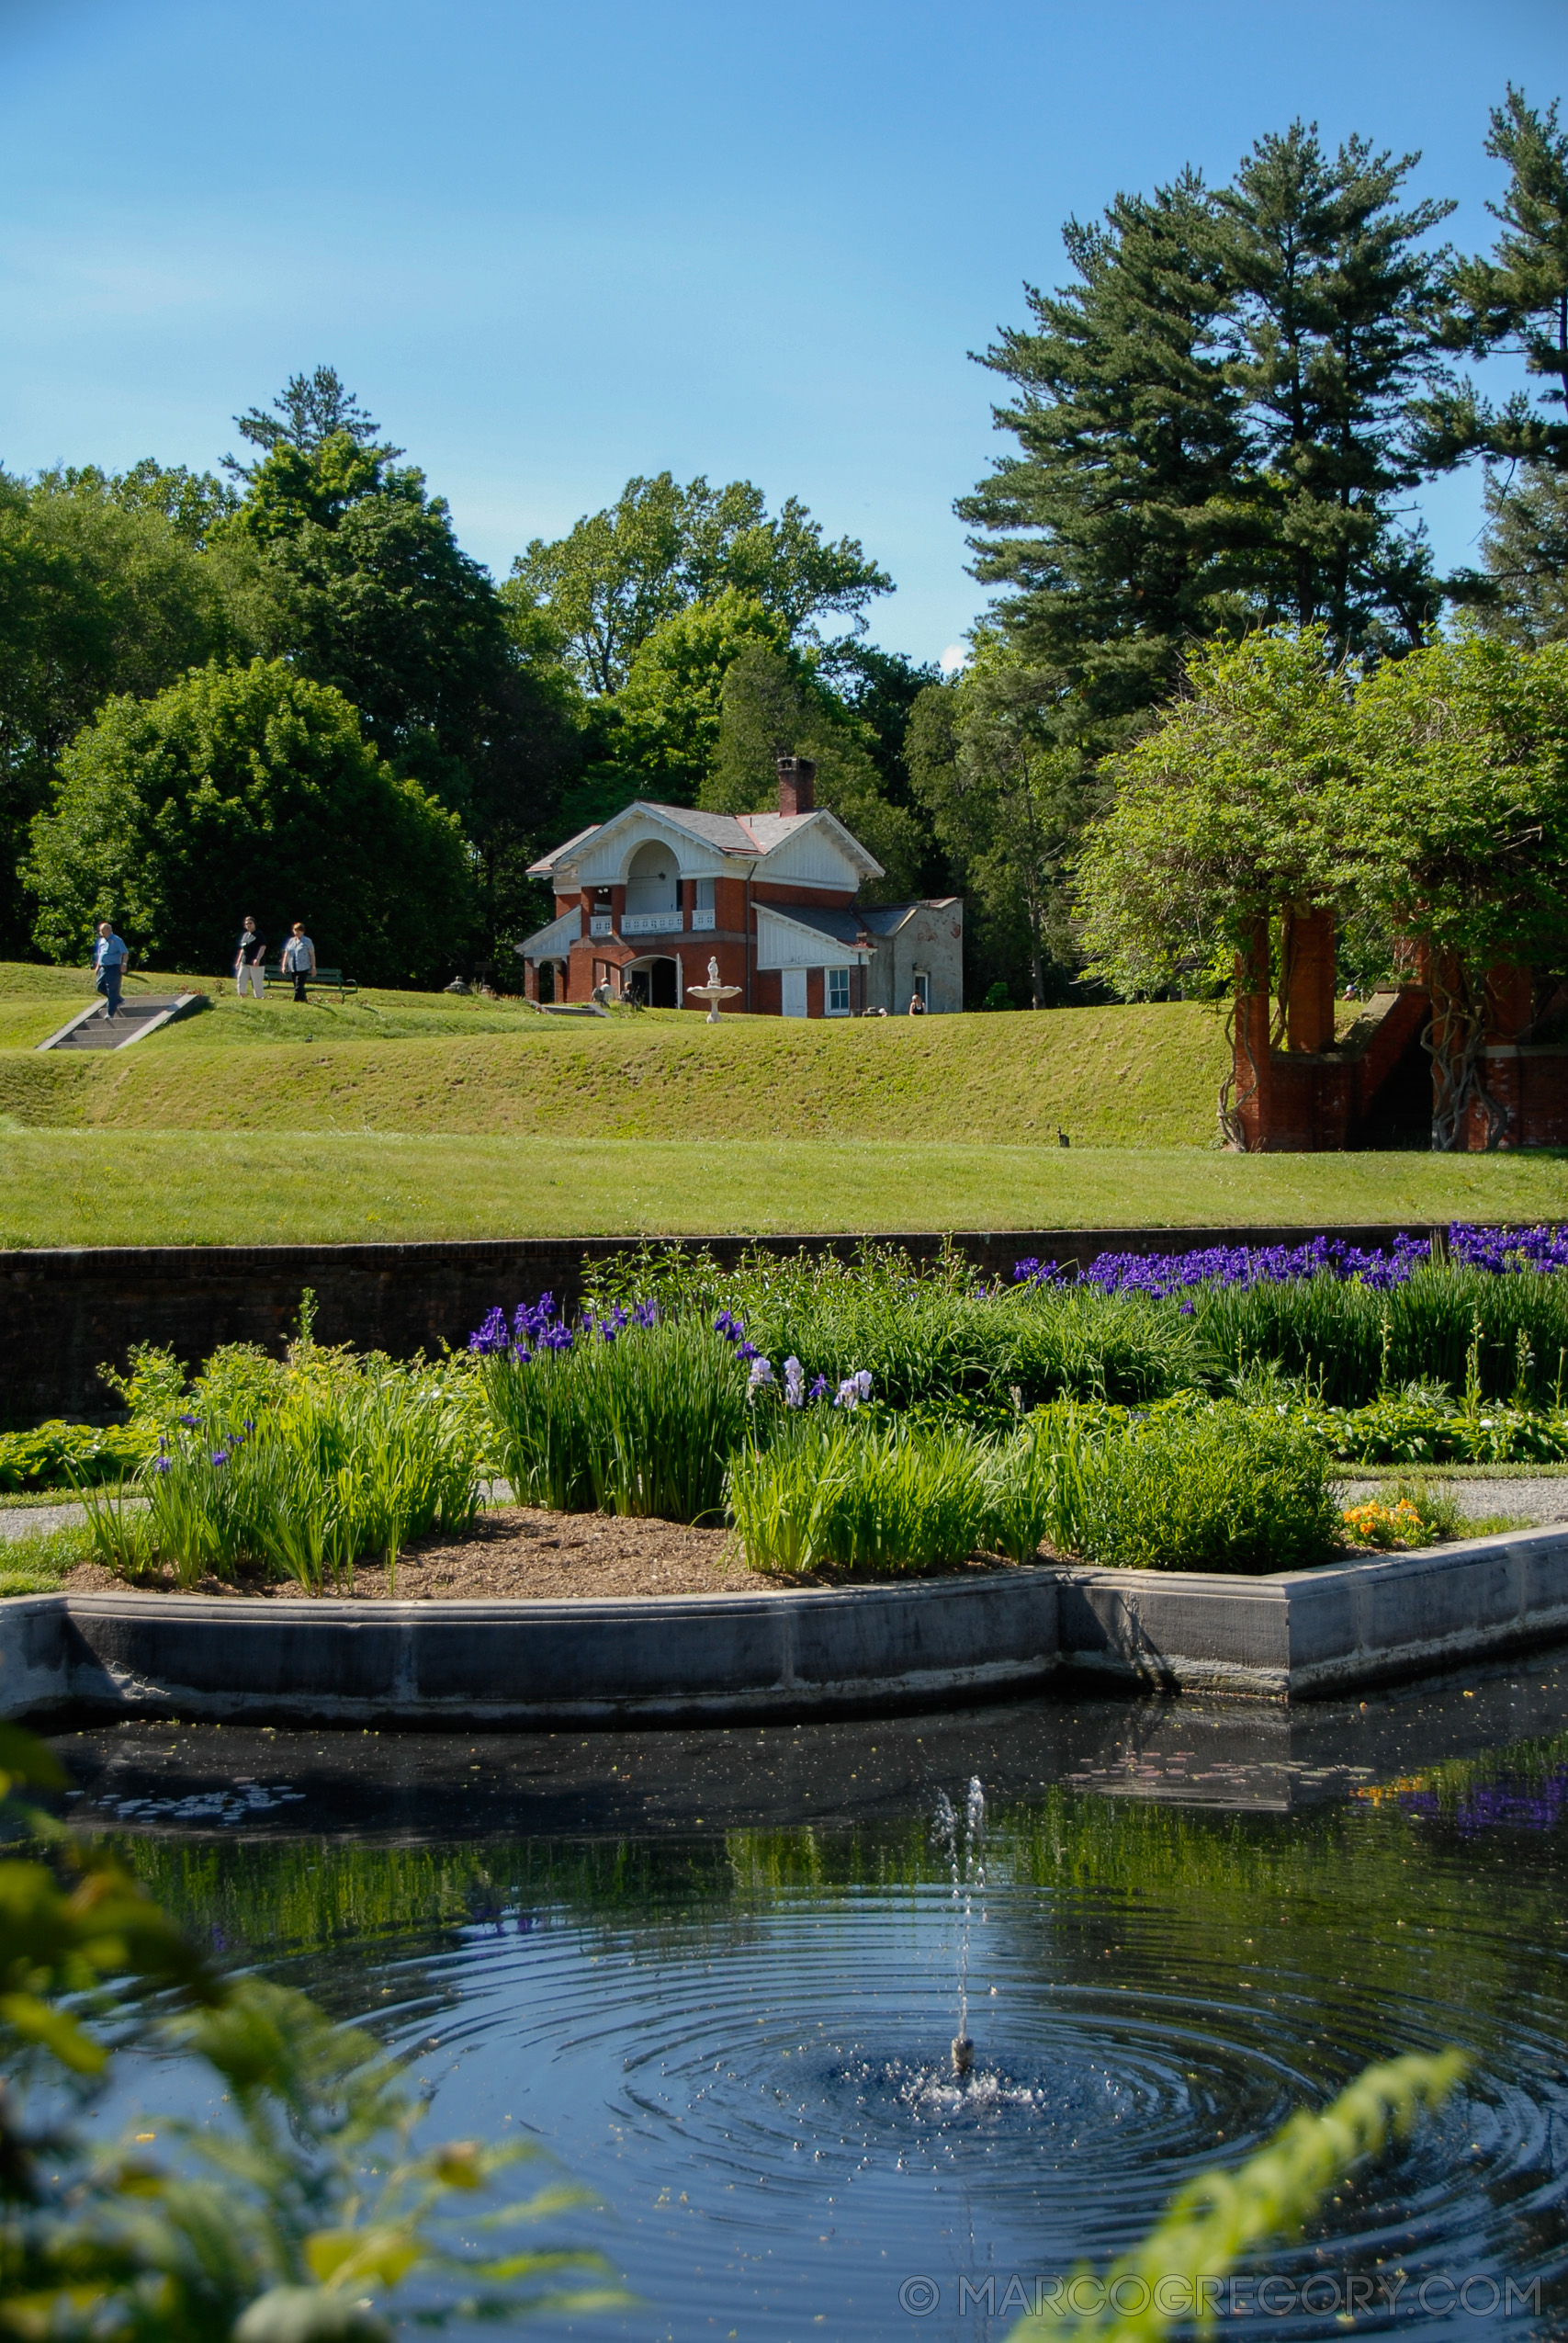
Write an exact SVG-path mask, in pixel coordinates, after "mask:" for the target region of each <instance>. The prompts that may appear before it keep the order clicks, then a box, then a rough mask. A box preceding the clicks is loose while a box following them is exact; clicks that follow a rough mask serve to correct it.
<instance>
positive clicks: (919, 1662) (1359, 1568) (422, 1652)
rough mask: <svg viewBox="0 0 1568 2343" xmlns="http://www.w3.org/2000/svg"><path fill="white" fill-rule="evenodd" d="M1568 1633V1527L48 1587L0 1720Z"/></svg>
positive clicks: (1193, 1687) (1300, 1688) (851, 1684)
mask: <svg viewBox="0 0 1568 2343" xmlns="http://www.w3.org/2000/svg"><path fill="white" fill-rule="evenodd" d="M1564 1638H1568V1528H1560V1529H1544V1530H1537V1531H1515V1532H1511V1533H1509V1534H1506V1535H1504V1536H1500V1537H1483V1538H1472V1539H1469V1540H1466V1541H1465V1542H1463V1543H1461V1544H1456V1545H1446V1546H1440V1547H1434V1548H1430V1549H1428V1550H1427V1551H1426V1552H1423V1553H1418V1554H1400V1555H1391V1556H1382V1557H1378V1558H1376V1559H1371V1560H1363V1561H1356V1562H1347V1563H1342V1564H1336V1565H1334V1566H1332V1567H1330V1568H1323V1569H1316V1570H1296V1571H1286V1572H1281V1573H1280V1574H1279V1575H1278V1576H1275V1577H1272V1578H1258V1579H1239V1578H1228V1577H1210V1576H1205V1575H1201V1574H1198V1573H1188V1572H1175V1571H1150V1570H1091V1569H1072V1568H1048V1567H1044V1566H1036V1567H1034V1568H1028V1569H1021V1570H1005V1571H998V1572H996V1573H995V1574H994V1575H990V1576H985V1575H982V1576H977V1577H970V1578H967V1579H921V1580H917V1581H913V1582H911V1583H910V1584H908V1585H893V1586H883V1587H857V1588H854V1589H844V1590H834V1589H822V1588H801V1589H800V1590H797V1591H791V1592H788V1593H784V1594H778V1593H771V1592H770V1593H757V1594H722V1595H687V1596H677V1597H671V1598H665V1599H659V1600H641V1601H598V1600H592V1599H588V1600H582V1601H572V1602H375V1603H373V1604H367V1603H364V1602H346V1601H344V1600H342V1599H339V1598H335V1597H327V1598H323V1599H322V1600H320V1601H315V1602H277V1601H275V1600H270V1599H267V1598H256V1597H250V1598H245V1597H235V1598H227V1597H213V1596H201V1595H138V1594H130V1593H127V1594H124V1595H118V1594H107V1595H106V1594H89V1595H79V1594H64V1593H62V1594H48V1595H25V1596H20V1597H17V1598H14V1599H12V1600H10V1601H8V1602H4V1603H0V1715H4V1716H6V1717H10V1718H21V1717H29V1718H42V1717H47V1716H50V1715H55V1716H60V1715H66V1714H71V1713H76V1714H88V1715H108V1716H116V1715H118V1716H176V1717H180V1718H184V1719H191V1720H194V1719H197V1718H201V1717H216V1718H219V1719H221V1720H223V1721H225V1722H227V1721H230V1720H232V1721H234V1722H240V1721H242V1720H243V1721H246V1722H249V1723H252V1724H264V1723H268V1724H280V1725H281V1724H313V1725H314V1724H321V1725H332V1724H337V1725H355V1726H364V1725H401V1726H425V1727H438V1726H465V1727H468V1726H506V1727H511V1728H519V1727H521V1728H528V1727H532V1726H547V1725H551V1724H557V1723H573V1724H603V1725H610V1724H648V1725H660V1724H672V1723H675V1722H678V1721H682V1720H684V1721H690V1722H697V1723H702V1722H707V1721H714V1722H718V1721H722V1720H725V1719H733V1718H746V1719H753V1720H754V1719H755V1718H757V1717H759V1716H764V1715H772V1716H779V1717H789V1716H808V1715H829V1714H835V1713H843V1712H846V1711H850V1710H854V1709H862V1710H865V1709H872V1710H874V1709H888V1708H895V1707H903V1706H911V1705H922V1704H931V1705H942V1706H951V1705H953V1704H956V1703H962V1702H965V1701H970V1700H982V1699H987V1698H996V1697H998V1696H1002V1695H1005V1694H1007V1693H1018V1692H1025V1691H1028V1690H1032V1689H1035V1688H1039V1687H1042V1686H1044V1685H1047V1684H1049V1683H1050V1682H1051V1681H1052V1680H1053V1678H1055V1677H1057V1676H1059V1675H1060V1676H1072V1675H1077V1674H1078V1673H1079V1672H1080V1671H1085V1672H1087V1673H1089V1674H1093V1675H1099V1676H1100V1678H1102V1679H1109V1680H1111V1681H1119V1682H1121V1683H1123V1684H1128V1685H1138V1686H1143V1687H1145V1688H1148V1689H1161V1690H1168V1691H1179V1692H1223V1693H1239V1694H1243V1695H1249V1696H1251V1697H1254V1698H1262V1699H1266V1700H1275V1701H1292V1700H1303V1699H1304V1700H1311V1699H1314V1698H1326V1697H1331V1696H1333V1695H1335V1694H1337V1693H1342V1692H1348V1691H1351V1690H1354V1689H1355V1688H1356V1687H1358V1686H1360V1685H1367V1684H1372V1683H1377V1682H1381V1681H1387V1680H1389V1679H1391V1678H1396V1677H1401V1676H1418V1675H1423V1674H1428V1673H1434V1672H1439V1671H1446V1670H1452V1669H1454V1668H1458V1667H1461V1666H1463V1665H1465V1664H1467V1663H1469V1662H1470V1661H1472V1660H1475V1659H1479V1658H1483V1656H1487V1655H1494V1654H1500V1653H1502V1652H1505V1651H1507V1650H1517V1649H1523V1648H1524V1647H1528V1646H1529V1645H1532V1644H1545V1643H1551V1642H1553V1641H1557V1640H1561V1639H1564Z"/></svg>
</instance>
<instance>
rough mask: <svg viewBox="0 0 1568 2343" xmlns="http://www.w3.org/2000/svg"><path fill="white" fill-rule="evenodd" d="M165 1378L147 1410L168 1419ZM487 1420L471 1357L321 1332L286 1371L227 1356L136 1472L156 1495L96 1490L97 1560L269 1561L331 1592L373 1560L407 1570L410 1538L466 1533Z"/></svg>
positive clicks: (140, 1571)
mask: <svg viewBox="0 0 1568 2343" xmlns="http://www.w3.org/2000/svg"><path fill="white" fill-rule="evenodd" d="M257 1362H259V1363H260V1365H259V1366H258V1364H257ZM144 1364H145V1362H144ZM262 1368H265V1370H266V1372H265V1375H263V1374H262V1373H261V1369H262ZM154 1384H155V1385H156V1391H155V1398H150V1399H149V1400H148V1404H149V1406H150V1408H151V1407H155V1409H156V1411H157V1412H158V1413H159V1414H163V1415H165V1416H166V1414H167V1405H168V1399H169V1394H168V1390H167V1387H166V1382H164V1381H159V1380H158V1379H157V1378H152V1380H150V1381H149V1382H148V1383H147V1384H146V1385H145V1386H144V1390H145V1391H152V1389H153V1387H154ZM252 1406H254V1408H255V1409H257V1412H256V1413H255V1414H254V1415H248V1414H247V1415H239V1414H238V1410H239V1409H242V1408H248V1407H252ZM486 1429H487V1428H486V1423H485V1419H484V1414H483V1410H482V1408H481V1407H480V1406H479V1403H478V1397H477V1392H476V1389H475V1376H474V1375H473V1372H472V1370H471V1369H469V1368H468V1364H467V1363H466V1362H457V1361H454V1362H449V1363H448V1364H446V1366H444V1367H439V1368H434V1367H431V1366H428V1365H427V1364H425V1363H424V1362H423V1361H415V1362H414V1363H413V1364H412V1365H410V1366H399V1365H396V1364H394V1363H393V1362H392V1361H391V1360H389V1359H385V1358H381V1357H379V1356H376V1355H372V1356H371V1357H368V1358H365V1359H355V1358H352V1357H350V1356H348V1355H347V1354H346V1353H343V1352H339V1351H328V1350H322V1349H321V1348H320V1347H318V1346H317V1345H315V1344H312V1343H310V1342H309V1341H305V1342H303V1343H299V1344H297V1345H296V1346H295V1348H294V1350H293V1351H292V1352H291V1353H290V1356H289V1360H288V1364H287V1366H284V1365H279V1364H277V1363H276V1361H271V1360H268V1359H266V1357H265V1353H251V1352H246V1351H243V1350H240V1349H236V1350H234V1351H231V1352H229V1353H217V1354H215V1357H214V1359H213V1361H212V1362H211V1363H210V1364H209V1368H208V1371H207V1372H206V1374H205V1375H203V1376H202V1377H200V1378H199V1379H198V1381H197V1387H196V1390H195V1391H194V1393H192V1394H191V1395H189V1404H188V1405H187V1406H186V1407H185V1408H183V1409H181V1410H180V1412H179V1413H178V1414H177V1415H176V1416H175V1417H174V1418H173V1419H172V1420H170V1423H169V1429H167V1430H166V1431H162V1432H159V1433H158V1434H157V1435H156V1453H155V1454H153V1455H152V1456H151V1457H150V1458H149V1459H148V1460H147V1462H146V1463H145V1464H144V1465H143V1466H141V1469H140V1471H139V1472H138V1474H137V1477H136V1479H135V1481H134V1483H133V1484H132V1488H133V1490H134V1494H135V1496H136V1497H138V1498H141V1499H144V1500H145V1504H144V1505H142V1504H140V1503H135V1502H128V1491H127V1489H126V1488H124V1487H123V1486H122V1487H121V1488H118V1489H116V1490H114V1491H112V1492H103V1493H94V1492H91V1491H86V1490H85V1491H84V1499H85V1502H86V1505H87V1528H88V1534H89V1536H90V1538H91V1541H92V1547H93V1552H94V1556H95V1558H96V1559H97V1560H99V1561H101V1562H103V1563H104V1564H105V1565H106V1567H107V1568H110V1569H113V1570H116V1571H118V1573H119V1574H120V1575H121V1576H123V1577H127V1578H132V1579H135V1578H145V1577H147V1576H150V1575H152V1573H154V1572H155V1571H157V1570H158V1569H159V1568H161V1567H162V1566H163V1565H164V1564H169V1565H171V1566H172V1567H173V1568H174V1569H175V1572H176V1574H177V1575H178V1577H179V1579H180V1580H181V1583H182V1584H186V1585H189V1584H194V1583H195V1582H196V1581H197V1580H198V1579H202V1578H205V1577H207V1576H208V1575H209V1574H213V1575H216V1576H218V1577H220V1578H231V1577H232V1576H233V1574H234V1572H235V1571H236V1570H237V1569H240V1568H243V1567H245V1566H247V1565H255V1566H261V1567H263V1568H266V1569H268V1570H270V1571H271V1572H272V1573H273V1575H274V1576H276V1577H281V1578H292V1579H298V1580H299V1582H300V1584H301V1585H303V1586H305V1587H307V1588H309V1589H310V1590H311V1591H312V1592H320V1590H321V1587H322V1585H323V1583H324V1582H325V1580H326V1579H329V1578H331V1579H343V1578H344V1577H346V1575H347V1574H348V1573H349V1571H350V1570H351V1569H352V1568H353V1565H354V1563H355V1561H356V1560H357V1558H358V1557H359V1556H361V1555H362V1554H380V1555H383V1556H385V1557H386V1559H387V1561H388V1564H389V1567H395V1564H396V1560H397V1556H398V1553H399V1550H400V1547H401V1546H402V1545H405V1544H406V1543H407V1542H408V1541H409V1540H410V1539H411V1538H416V1537H423V1536H424V1535H425V1534H427V1533H429V1532H430V1531H433V1530H442V1531H446V1532H447V1533H452V1532H456V1531H460V1530H462V1529H465V1528H466V1527H467V1526H468V1523H469V1522H471V1521H472V1519H473V1516H474V1513H475V1511H476V1509H477V1507H478V1503H479V1484H480V1480H481V1477H482V1476H483V1472H484V1469H485V1445H486Z"/></svg>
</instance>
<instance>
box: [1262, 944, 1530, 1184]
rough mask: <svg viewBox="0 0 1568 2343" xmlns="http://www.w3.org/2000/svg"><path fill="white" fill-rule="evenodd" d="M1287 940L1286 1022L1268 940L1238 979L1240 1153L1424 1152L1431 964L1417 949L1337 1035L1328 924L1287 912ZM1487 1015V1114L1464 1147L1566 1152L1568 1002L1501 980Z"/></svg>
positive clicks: (1517, 976) (1490, 991) (1478, 1118)
mask: <svg viewBox="0 0 1568 2343" xmlns="http://www.w3.org/2000/svg"><path fill="white" fill-rule="evenodd" d="M1282 928H1283V932H1282V937H1281V948H1282V952H1283V957H1284V970H1283V976H1284V1002H1283V1015H1282V1018H1281V1017H1280V1013H1279V1010H1278V1009H1277V1007H1276V1003H1275V1001H1274V998H1273V994H1272V991H1271V990H1270V982H1269V979H1270V974H1271V970H1270V939H1269V933H1268V930H1267V928H1266V927H1264V926H1260V927H1259V929H1258V934H1257V936H1256V938H1255V940H1254V943H1253V947H1252V950H1251V952H1250V953H1249V954H1248V955H1247V956H1244V957H1243V958H1242V959H1241V960H1240V961H1238V963H1237V966H1236V1002H1235V1058H1234V1063H1233V1068H1232V1100H1233V1109H1232V1112H1233V1122H1232V1130H1233V1134H1234V1138H1235V1141H1236V1142H1238V1143H1239V1144H1240V1145H1242V1146H1243V1147H1245V1148H1246V1149H1247V1151H1248V1152H1249V1153H1260V1152H1270V1151H1273V1152H1291V1151H1299V1152H1302V1153H1309V1154H1310V1153H1318V1152H1322V1151H1324V1150H1325V1149H1339V1148H1376V1147H1401V1146H1404V1147H1423V1146H1427V1145H1429V1144H1430V1133H1431V1126H1432V1110H1433V1096H1434V1078H1433V1070H1432V1062H1431V1057H1430V1052H1429V1050H1428V1048H1427V1046H1426V1037H1427V1036H1429V1034H1430V1029H1431V1024H1432V1013H1433V1012H1432V996H1431V994H1430V992H1429V991H1428V990H1427V973H1428V972H1427V962H1426V956H1425V953H1424V951H1423V950H1422V949H1420V948H1419V947H1416V946H1412V947H1411V948H1410V950H1409V952H1408V954H1407V957H1406V965H1405V966H1404V968H1403V970H1402V972H1401V980H1400V981H1399V982H1398V983H1397V984H1390V985H1388V986H1385V987H1381V988H1380V989H1379V990H1377V991H1376V992H1375V993H1374V994H1373V995H1372V998H1371V1000H1370V1001H1367V1002H1360V1003H1359V1004H1358V1005H1357V1007H1356V1008H1355V1010H1354V1011H1349V1010H1348V1011H1347V1013H1346V1018H1345V1020H1344V1024H1345V1029H1344V1030H1343V1031H1337V1029H1336V1017H1335V941H1336V939H1335V927H1334V915H1333V913H1332V912H1331V911H1287V912H1286V913H1285V916H1284V920H1283V923H1282ZM1486 1009H1487V1016H1486V1035H1485V1042H1484V1050H1483V1059H1482V1065H1481V1076H1482V1081H1483V1087H1484V1089H1485V1092H1486V1093H1487V1095H1488V1097H1489V1098H1490V1100H1491V1102H1492V1107H1493V1112H1492V1113H1491V1114H1488V1112H1487V1110H1486V1106H1485V1104H1483V1101H1481V1100H1480V1099H1472V1101H1471V1103H1470V1106H1469V1109H1468V1112H1467V1114H1466V1115H1465V1119H1464V1122H1463V1125H1462V1127H1461V1130H1460V1132H1459V1135H1458V1138H1457V1141H1456V1144H1457V1145H1458V1146H1459V1147H1460V1148H1461V1149H1469V1150H1473V1151H1479V1150H1482V1149H1486V1148H1487V1147H1501V1148H1518V1147H1552V1148H1559V1147H1562V1146H1565V1145H1568V1046H1565V1044H1564V1032H1565V1029H1568V991H1565V990H1564V989H1563V988H1562V986H1561V985H1560V984H1559V983H1558V981H1557V979H1555V978H1548V979H1540V980H1538V979H1536V977H1535V976H1534V974H1533V973H1532V971H1531V970H1530V969H1529V968H1494V969H1493V970H1492V972H1491V975H1490V977H1489V978H1488V980H1487V987H1486Z"/></svg>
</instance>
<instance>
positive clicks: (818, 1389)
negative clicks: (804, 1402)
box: [806, 1375, 828, 1399]
mask: <svg viewBox="0 0 1568 2343" xmlns="http://www.w3.org/2000/svg"><path fill="white" fill-rule="evenodd" d="M806 1396H807V1398H808V1399H825V1398H827V1397H828V1378H827V1376H826V1375H818V1377H817V1380H816V1382H815V1383H814V1384H813V1385H812V1387H811V1388H810V1390H809V1391H808V1392H807V1395H806Z"/></svg>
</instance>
